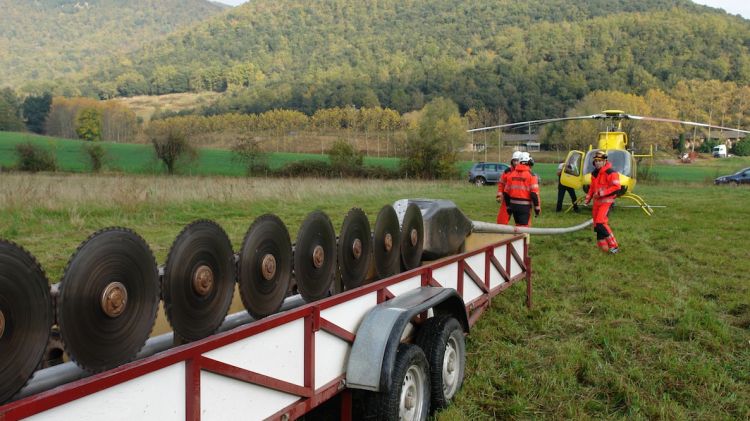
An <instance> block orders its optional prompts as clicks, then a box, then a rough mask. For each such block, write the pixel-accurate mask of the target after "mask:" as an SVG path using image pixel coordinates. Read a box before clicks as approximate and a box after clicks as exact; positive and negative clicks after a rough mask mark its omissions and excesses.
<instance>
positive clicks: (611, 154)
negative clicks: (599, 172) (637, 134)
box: [583, 149, 633, 177]
mask: <svg viewBox="0 0 750 421" xmlns="http://www.w3.org/2000/svg"><path fill="white" fill-rule="evenodd" d="M597 150H598V149H594V150H591V151H589V153H587V154H586V162H585V165H584V168H583V172H584V174H589V173H591V172H593V171H594V162H593V160H592V159H591V157H592V156H594V153H596V151H597ZM607 160H608V161H609V162H610V163H611V164H612V169H613V170H615V171H617V172H618V173H620V174H622V175H624V176H626V177H632V172H633V168H632V166H631V164H630V163H631V160H630V152H628V151H620V150H609V151H607Z"/></svg>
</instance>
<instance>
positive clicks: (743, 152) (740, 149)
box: [732, 140, 750, 156]
mask: <svg viewBox="0 0 750 421" xmlns="http://www.w3.org/2000/svg"><path fill="white" fill-rule="evenodd" d="M732 153H733V154H735V155H738V156H750V140H741V141H739V142H737V143H736V144H735V145H734V148H732Z"/></svg>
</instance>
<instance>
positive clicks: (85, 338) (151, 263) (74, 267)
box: [57, 228, 159, 372]
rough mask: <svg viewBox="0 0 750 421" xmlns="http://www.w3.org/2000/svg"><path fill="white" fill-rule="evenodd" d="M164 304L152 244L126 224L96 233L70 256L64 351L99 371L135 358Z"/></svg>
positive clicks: (63, 305) (61, 303)
mask: <svg viewBox="0 0 750 421" xmlns="http://www.w3.org/2000/svg"><path fill="white" fill-rule="evenodd" d="M158 307H159V275H158V271H157V267H156V261H155V260H154V255H153V254H152V253H151V249H150V248H149V247H148V244H146V242H145V241H144V240H143V238H141V237H140V236H138V234H136V233H135V232H133V231H131V230H129V229H127V228H105V229H103V230H101V231H98V232H96V233H94V234H93V235H91V236H90V237H89V238H88V239H87V240H86V241H84V242H83V243H82V244H81V245H80V246H79V247H78V250H77V251H76V252H75V253H74V254H73V256H71V258H70V261H68V265H67V267H66V268H65V273H64V275H63V278H62V281H61V283H60V295H59V297H58V301H57V322H58V324H59V326H60V332H61V334H62V338H63V342H64V344H65V351H66V352H67V353H68V355H69V356H70V357H71V358H72V359H73V360H74V361H75V362H76V363H77V364H78V365H79V366H81V367H83V368H85V369H87V370H89V371H93V372H99V371H104V370H108V369H110V368H114V367H117V366H119V365H121V364H124V363H126V362H129V361H131V360H132V359H133V358H134V357H135V356H136V354H137V353H138V351H139V350H140V349H141V347H143V344H144V343H145V342H146V339H148V336H149V334H150V333H151V329H152V328H153V326H154V320H155V319H156V311H157V309H158Z"/></svg>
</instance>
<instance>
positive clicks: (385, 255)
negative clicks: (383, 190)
mask: <svg viewBox="0 0 750 421" xmlns="http://www.w3.org/2000/svg"><path fill="white" fill-rule="evenodd" d="M400 244H401V230H400V227H399V223H398V215H397V214H396V210H395V209H393V206H391V205H385V206H383V208H382V209H380V212H379V213H378V219H376V220H375V232H374V233H373V240H372V250H373V255H374V258H375V271H376V272H377V274H378V277H379V278H380V279H383V278H387V277H389V276H392V275H395V274H397V273H398V272H399V269H400V264H399V256H400V251H399V249H400V247H399V245H400Z"/></svg>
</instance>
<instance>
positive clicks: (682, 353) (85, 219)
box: [0, 167, 750, 420]
mask: <svg viewBox="0 0 750 421" xmlns="http://www.w3.org/2000/svg"><path fill="white" fill-rule="evenodd" d="M691 168H695V169H697V168H698V167H691ZM709 171H713V169H710V168H709ZM698 179H700V177H698ZM494 192H495V189H494V187H483V188H479V187H475V186H473V185H470V184H468V183H465V182H422V181H368V180H348V181H347V180H344V181H342V180H318V179H265V178H232V177H218V178H211V177H164V176H145V175H101V176H92V175H85V174H38V175H24V174H18V173H0V214H2V218H0V238H4V239H8V240H12V241H15V242H17V243H19V244H20V245H22V246H23V247H25V248H27V249H28V250H29V251H31V252H32V253H33V254H34V255H35V256H36V257H37V259H38V260H39V261H40V262H41V264H42V266H43V267H44V268H45V270H46V272H47V275H48V277H49V279H50V281H51V282H57V280H59V278H60V277H61V276H62V271H63V270H64V267H65V265H66V263H67V260H68V259H69V257H70V255H71V254H72V253H73V252H74V251H75V249H76V247H77V246H78V244H79V243H80V242H82V241H83V240H84V239H85V238H86V237H87V236H89V235H90V234H91V233H93V232H95V231H96V230H98V229H101V228H104V227H108V226H125V227H129V228H132V229H134V230H135V231H136V232H138V233H139V234H140V235H141V236H143V237H144V238H145V239H146V241H147V242H148V243H149V244H150V246H151V247H152V249H153V251H154V254H155V256H156V259H157V261H158V262H159V263H160V264H163V263H164V261H165V259H166V255H167V253H168V251H169V247H170V245H171V242H172V241H173V240H174V238H175V237H176V236H177V234H178V233H179V232H180V230H181V229H182V228H183V227H184V226H185V225H186V224H188V223H189V222H191V221H193V220H195V219H199V218H210V219H213V220H215V221H217V222H218V223H219V224H221V225H222V227H223V228H224V229H225V230H226V231H227V233H228V235H229V237H230V239H231V241H232V244H233V246H234V248H235V250H238V249H239V248H240V246H241V241H242V238H243V236H244V233H245V232H246V230H247V228H248V227H249V225H250V223H251V222H252V220H253V219H254V218H255V217H257V216H259V215H261V214H263V213H267V212H271V213H274V214H277V215H278V216H279V217H281V219H282V220H283V221H284V222H285V223H286V224H287V226H288V228H289V231H290V233H291V236H292V241H294V238H295V237H296V234H297V230H298V229H299V227H300V225H301V223H302V220H303V219H304V217H305V216H306V215H307V213H309V212H310V211H313V210H316V209H320V210H323V211H325V212H326V213H328V215H330V217H331V219H332V221H333V224H334V227H336V231H337V232H338V231H339V230H340V227H341V223H342V221H343V218H344V216H345V215H346V212H347V211H348V210H349V209H350V208H351V207H361V208H362V209H364V211H365V212H366V213H367V215H368V216H369V218H370V223H371V224H374V222H375V217H376V215H377V212H378V210H379V209H380V207H381V206H383V205H384V204H387V203H391V202H393V201H394V200H397V199H400V198H408V197H427V198H444V199H450V200H453V201H455V202H456V203H457V204H458V205H459V207H460V208H461V209H462V210H463V211H464V213H466V214H467V215H468V216H469V217H470V218H472V219H476V220H483V221H494V219H495V213H496V204H495V201H494ZM637 192H638V193H639V194H641V195H643V196H644V197H645V198H646V199H647V201H648V202H649V203H651V204H654V205H663V206H666V208H658V209H656V213H655V214H654V216H652V217H646V216H645V215H644V214H643V213H642V212H641V211H640V210H638V209H626V208H619V209H615V210H614V211H613V212H612V214H611V222H612V227H613V230H614V231H615V234H616V235H617V238H618V240H619V242H620V244H621V248H622V252H621V253H620V254H618V255H614V256H612V255H604V254H602V253H600V252H599V251H598V250H597V249H596V248H595V246H594V234H593V232H592V231H589V230H585V231H581V232H577V233H573V234H568V235H565V236H557V237H543V236H537V237H533V238H532V241H531V245H530V251H529V252H530V255H531V256H532V259H533V280H534V288H535V289H534V291H535V296H534V303H535V305H534V308H533V309H532V310H531V311H529V310H527V309H526V308H525V307H524V306H523V297H524V287H523V286H521V285H517V286H515V287H514V288H511V289H510V290H508V291H506V292H505V293H503V294H501V295H500V296H498V297H497V298H496V299H495V300H494V301H493V304H492V308H491V310H490V311H488V312H487V313H486V314H485V315H484V316H483V317H482V318H481V319H480V321H479V323H478V324H477V325H476V326H475V327H474V329H473V331H472V333H471V335H469V337H468V338H467V352H468V361H467V371H466V380H465V384H464V387H463V389H462V391H461V392H460V393H459V395H458V396H457V398H456V401H455V402H454V404H453V405H452V406H450V407H449V408H447V409H446V410H444V411H442V412H440V413H438V414H437V415H436V418H437V419H439V420H463V419H503V418H514V419H537V418H545V419H560V418H564V419H587V418H597V419H598V418H608V419H609V418H612V419H626V418H627V419H631V418H642V419H748V418H750V284H748V276H749V275H748V273H750V262H749V261H748V249H749V248H750V241H749V240H748V233H750V218H748V217H747V204H748V203H749V202H748V199H749V198H750V190H748V188H745V187H739V188H736V187H728V186H726V187H725V186H713V185H710V184H707V183H702V182H698V183H689V184H687V183H658V184H653V185H644V184H641V185H639V187H638V190H637ZM555 197H556V189H555V188H554V187H553V186H545V187H544V188H543V191H542V200H543V214H542V216H541V217H540V218H539V219H537V220H536V221H535V225H536V226H569V225H574V224H577V223H579V222H581V221H583V220H585V219H586V218H587V217H588V215H586V214H574V213H570V214H555V213H554V212H553V208H554V201H555ZM623 204H626V203H623Z"/></svg>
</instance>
